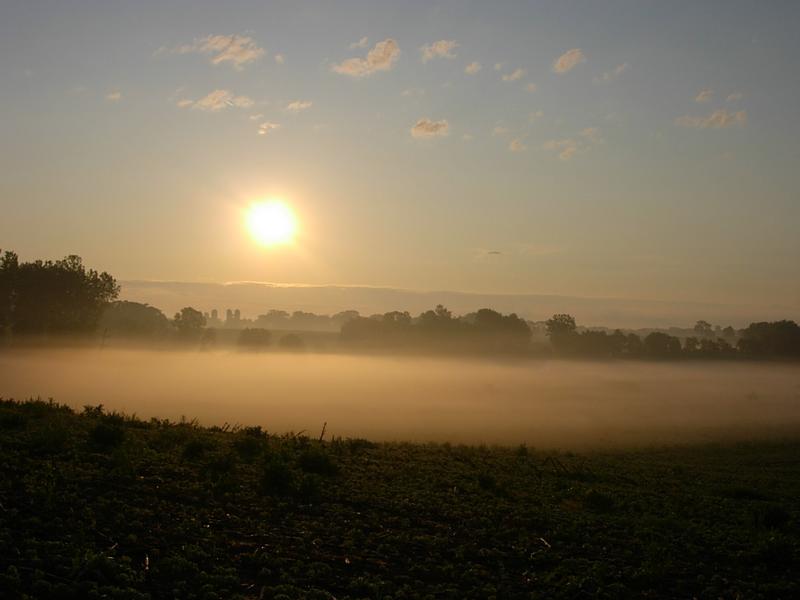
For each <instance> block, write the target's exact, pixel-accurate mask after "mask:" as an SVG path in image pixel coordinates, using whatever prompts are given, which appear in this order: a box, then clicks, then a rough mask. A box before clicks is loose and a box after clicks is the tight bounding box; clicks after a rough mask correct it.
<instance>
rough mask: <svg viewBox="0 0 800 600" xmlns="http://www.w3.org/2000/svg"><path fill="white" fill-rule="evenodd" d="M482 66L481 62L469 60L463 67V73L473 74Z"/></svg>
mask: <svg viewBox="0 0 800 600" xmlns="http://www.w3.org/2000/svg"><path fill="white" fill-rule="evenodd" d="M482 68H483V67H481V63H479V62H471V63H469V64H468V65H467V66H466V67H464V73H466V74H467V75H475V73H477V72H478V71H480V70H481V69H482Z"/></svg>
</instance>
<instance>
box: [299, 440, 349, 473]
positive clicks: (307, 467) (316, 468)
mask: <svg viewBox="0 0 800 600" xmlns="http://www.w3.org/2000/svg"><path fill="white" fill-rule="evenodd" d="M297 464H298V465H300V468H301V469H303V471H305V472H306V473H316V474H317V475H336V473H338V472H339V467H337V466H336V464H335V463H334V462H333V459H331V456H330V454H328V453H327V452H326V451H325V449H324V448H321V447H319V446H312V447H310V448H307V449H306V450H304V451H303V452H301V453H300V456H299V457H298V459H297Z"/></svg>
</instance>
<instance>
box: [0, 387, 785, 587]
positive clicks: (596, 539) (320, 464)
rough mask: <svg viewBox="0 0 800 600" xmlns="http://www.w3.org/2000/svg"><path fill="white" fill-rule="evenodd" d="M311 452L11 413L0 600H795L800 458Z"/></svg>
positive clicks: (698, 452) (127, 422) (272, 440)
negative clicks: (663, 599)
mask: <svg viewBox="0 0 800 600" xmlns="http://www.w3.org/2000/svg"><path fill="white" fill-rule="evenodd" d="M316 437H318V436H314V438H316ZM314 438H312V439H309V438H308V437H305V436H303V435H298V436H290V435H286V436H274V435H267V434H265V433H264V432H262V431H261V430H260V429H239V430H229V429H228V428H222V429H221V428H213V429H204V428H200V427H197V426H195V425H193V424H191V423H178V424H176V423H168V422H159V421H151V422H142V421H138V420H135V419H130V418H123V417H121V416H119V415H113V414H107V413H105V412H103V411H102V409H100V408H88V409H87V410H86V411H85V412H84V413H83V414H80V415H79V414H75V413H73V412H72V411H71V410H70V409H68V408H65V407H61V406H58V405H54V404H48V403H44V402H29V403H23V404H18V403H13V402H0V596H1V597H3V598H25V597H34V598H207V599H212V598H263V599H270V598H273V599H278V598H281V599H284V600H285V599H295V598H313V599H329V598H337V599H339V600H343V599H345V598H380V599H383V600H388V599H390V598H394V599H399V598H493V597H494V598H498V599H502V598H554V597H555V598H557V597H563V598H588V597H607V598H619V597H629V596H637V597H647V598H661V597H681V598H690V597H693V596H695V597H702V598H718V597H723V598H737V597H739V598H761V597H763V598H792V597H799V596H800V584H798V579H797V573H798V572H800V564H799V563H800V529H799V528H798V524H799V522H800V441H797V440H795V441H785V442H774V443H757V444H756V443H753V444H738V445H713V446H708V445H706V446H694V447H679V448H662V449H653V450H637V451H617V452H603V453H588V454H582V455H576V454H572V453H552V452H539V451H535V450H533V449H528V448H524V447H522V448H485V447H461V446H450V445H446V444H444V445H404V444H373V443H370V442H367V441H365V440H339V439H334V440H332V441H331V440H328V441H324V442H319V441H317V440H316V439H314Z"/></svg>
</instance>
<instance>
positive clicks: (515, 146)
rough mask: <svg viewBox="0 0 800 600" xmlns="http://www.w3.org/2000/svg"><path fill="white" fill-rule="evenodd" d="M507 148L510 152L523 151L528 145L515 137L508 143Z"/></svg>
mask: <svg viewBox="0 0 800 600" xmlns="http://www.w3.org/2000/svg"><path fill="white" fill-rule="evenodd" d="M508 149H509V150H511V152H525V150H527V149H528V147H527V146H526V145H525V144H524V142H523V141H522V140H521V139H520V138H515V139H513V140H511V143H509V144H508Z"/></svg>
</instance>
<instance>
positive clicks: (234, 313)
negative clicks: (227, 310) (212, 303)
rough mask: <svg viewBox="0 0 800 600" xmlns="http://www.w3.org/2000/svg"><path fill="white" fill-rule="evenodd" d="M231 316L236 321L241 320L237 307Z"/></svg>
mask: <svg viewBox="0 0 800 600" xmlns="http://www.w3.org/2000/svg"><path fill="white" fill-rule="evenodd" d="M233 318H234V319H236V320H237V321H239V320H241V318H242V313H241V312H239V309H238V308H237V309H236V310H235V311H234V312H233Z"/></svg>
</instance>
